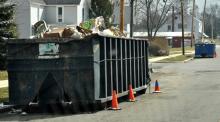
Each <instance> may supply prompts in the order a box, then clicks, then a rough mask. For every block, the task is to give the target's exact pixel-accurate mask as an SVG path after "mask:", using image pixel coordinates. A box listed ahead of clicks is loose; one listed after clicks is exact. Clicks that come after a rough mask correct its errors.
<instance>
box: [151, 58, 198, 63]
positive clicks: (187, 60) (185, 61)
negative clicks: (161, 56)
mask: <svg viewBox="0 0 220 122" xmlns="http://www.w3.org/2000/svg"><path fill="white" fill-rule="evenodd" d="M193 59H194V58H189V59H186V60H184V61H157V62H153V63H187V62H189V61H191V60H193Z"/></svg>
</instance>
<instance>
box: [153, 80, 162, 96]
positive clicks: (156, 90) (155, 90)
mask: <svg viewBox="0 0 220 122" xmlns="http://www.w3.org/2000/svg"><path fill="white" fill-rule="evenodd" d="M153 93H161V91H160V85H159V82H158V81H157V80H156V82H155V89H154V92H153Z"/></svg>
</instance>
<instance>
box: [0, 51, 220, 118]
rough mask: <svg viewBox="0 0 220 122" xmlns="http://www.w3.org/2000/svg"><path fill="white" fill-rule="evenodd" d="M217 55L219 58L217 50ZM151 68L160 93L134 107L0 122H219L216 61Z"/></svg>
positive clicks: (144, 97) (219, 68)
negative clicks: (158, 84) (29, 121)
mask: <svg viewBox="0 0 220 122" xmlns="http://www.w3.org/2000/svg"><path fill="white" fill-rule="evenodd" d="M217 51H218V53H219V56H220V47H218V48H217ZM153 67H154V72H155V73H153V74H152V79H153V81H155V80H156V79H157V80H159V82H160V87H161V91H162V92H163V93H161V94H149V93H146V94H144V95H141V96H138V97H137V102H135V103H129V102H122V103H120V104H119V106H120V107H121V108H122V110H120V111H110V110H102V111H98V112H96V113H84V114H75V115H66V116H64V115H59V116H58V115H26V116H21V115H10V114H0V121H26V120H32V121H45V122H46V121H48V122H50V121H53V122H60V121H65V122H66V121H71V122H220V80H219V79H220V57H217V58H214V59H213V58H207V59H194V60H192V61H189V62H187V63H161V64H160V63H154V64H153ZM152 84H153V83H152Z"/></svg>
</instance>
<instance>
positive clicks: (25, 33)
mask: <svg viewBox="0 0 220 122" xmlns="http://www.w3.org/2000/svg"><path fill="white" fill-rule="evenodd" d="M8 2H9V3H12V4H15V5H16V7H15V23H16V25H17V33H18V38H29V37H30V35H31V33H30V32H31V29H30V23H31V22H30V2H29V0H10V1H8Z"/></svg>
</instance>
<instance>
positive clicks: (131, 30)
mask: <svg viewBox="0 0 220 122" xmlns="http://www.w3.org/2000/svg"><path fill="white" fill-rule="evenodd" d="M130 7H131V15H130V17H131V18H130V37H131V38H132V37H133V24H134V13H133V9H134V0H130Z"/></svg>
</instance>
